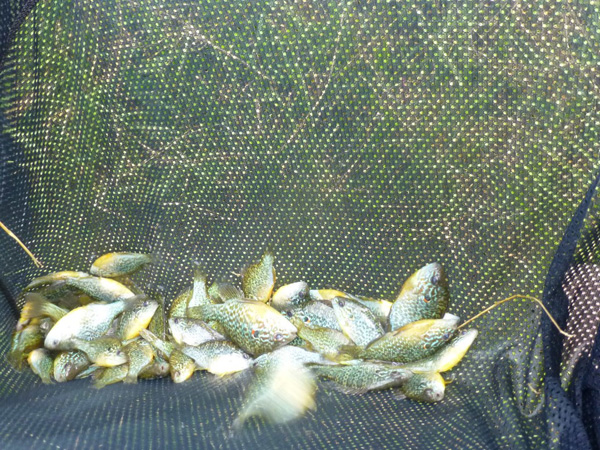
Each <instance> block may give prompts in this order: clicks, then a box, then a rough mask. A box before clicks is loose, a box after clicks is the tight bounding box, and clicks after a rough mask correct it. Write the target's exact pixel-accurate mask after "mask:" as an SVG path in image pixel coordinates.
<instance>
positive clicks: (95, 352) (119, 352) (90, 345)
mask: <svg viewBox="0 0 600 450" xmlns="http://www.w3.org/2000/svg"><path fill="white" fill-rule="evenodd" d="M70 343H71V345H72V346H73V348H75V349H76V350H81V351H82V352H84V353H85V354H86V355H87V357H88V359H89V360H90V361H91V362H93V363H94V364H95V365H97V366H100V367H113V366H118V365H121V364H125V363H126V362H127V355H126V354H125V352H124V351H123V347H122V345H121V341H120V340H119V339H116V338H110V337H105V338H99V339H94V340H93V341H85V340H83V339H78V338H73V339H71V341H70Z"/></svg>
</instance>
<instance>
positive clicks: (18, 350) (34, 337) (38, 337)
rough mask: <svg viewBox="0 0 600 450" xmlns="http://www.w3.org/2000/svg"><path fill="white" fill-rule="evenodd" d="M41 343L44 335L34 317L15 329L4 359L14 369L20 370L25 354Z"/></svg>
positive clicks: (41, 344)
mask: <svg viewBox="0 0 600 450" xmlns="http://www.w3.org/2000/svg"><path fill="white" fill-rule="evenodd" d="M43 344H44V335H43V334H42V331H41V330H40V326H39V320H37V319H36V320H35V321H32V322H31V323H30V324H29V325H27V326H26V327H24V328H23V329H21V330H15V332H14V333H13V335H12V339H11V346H10V351H9V352H8V354H7V355H6V360H7V361H8V362H9V363H10V365H11V366H12V367H13V368H15V369H16V370H22V368H23V362H24V361H25V359H26V358H27V355H28V354H29V353H30V352H32V351H33V350H35V349H36V348H39V347H41V346H43Z"/></svg>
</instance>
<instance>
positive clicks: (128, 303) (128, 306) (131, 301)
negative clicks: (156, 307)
mask: <svg viewBox="0 0 600 450" xmlns="http://www.w3.org/2000/svg"><path fill="white" fill-rule="evenodd" d="M147 298H148V297H147V296H146V295H145V294H138V295H134V296H133V297H129V298H125V299H123V300H121V301H122V302H123V303H125V309H123V311H131V310H132V309H134V308H135V307H136V306H137V305H138V304H139V303H140V302H141V301H144V300H146V299H147Z"/></svg>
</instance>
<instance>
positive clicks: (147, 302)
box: [142, 300, 150, 306]
mask: <svg viewBox="0 0 600 450" xmlns="http://www.w3.org/2000/svg"><path fill="white" fill-rule="evenodd" d="M149 304H150V302H149V301H148V300H144V303H142V306H148V305H149Z"/></svg>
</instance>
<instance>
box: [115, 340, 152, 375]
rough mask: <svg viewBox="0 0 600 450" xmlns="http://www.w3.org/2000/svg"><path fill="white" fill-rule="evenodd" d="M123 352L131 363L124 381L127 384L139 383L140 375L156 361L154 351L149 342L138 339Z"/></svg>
mask: <svg viewBox="0 0 600 450" xmlns="http://www.w3.org/2000/svg"><path fill="white" fill-rule="evenodd" d="M123 352H125V355H126V356H127V360H128V361H129V369H128V371H127V376H126V377H125V378H124V379H123V381H124V382H125V383H137V379H138V375H139V374H140V372H142V371H143V370H144V369H146V368H147V367H148V366H150V365H151V364H152V362H153V361H154V350H152V346H151V345H150V343H149V342H147V341H145V340H144V339H136V340H135V341H132V342H130V343H128V344H127V345H126V346H125V347H123Z"/></svg>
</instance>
